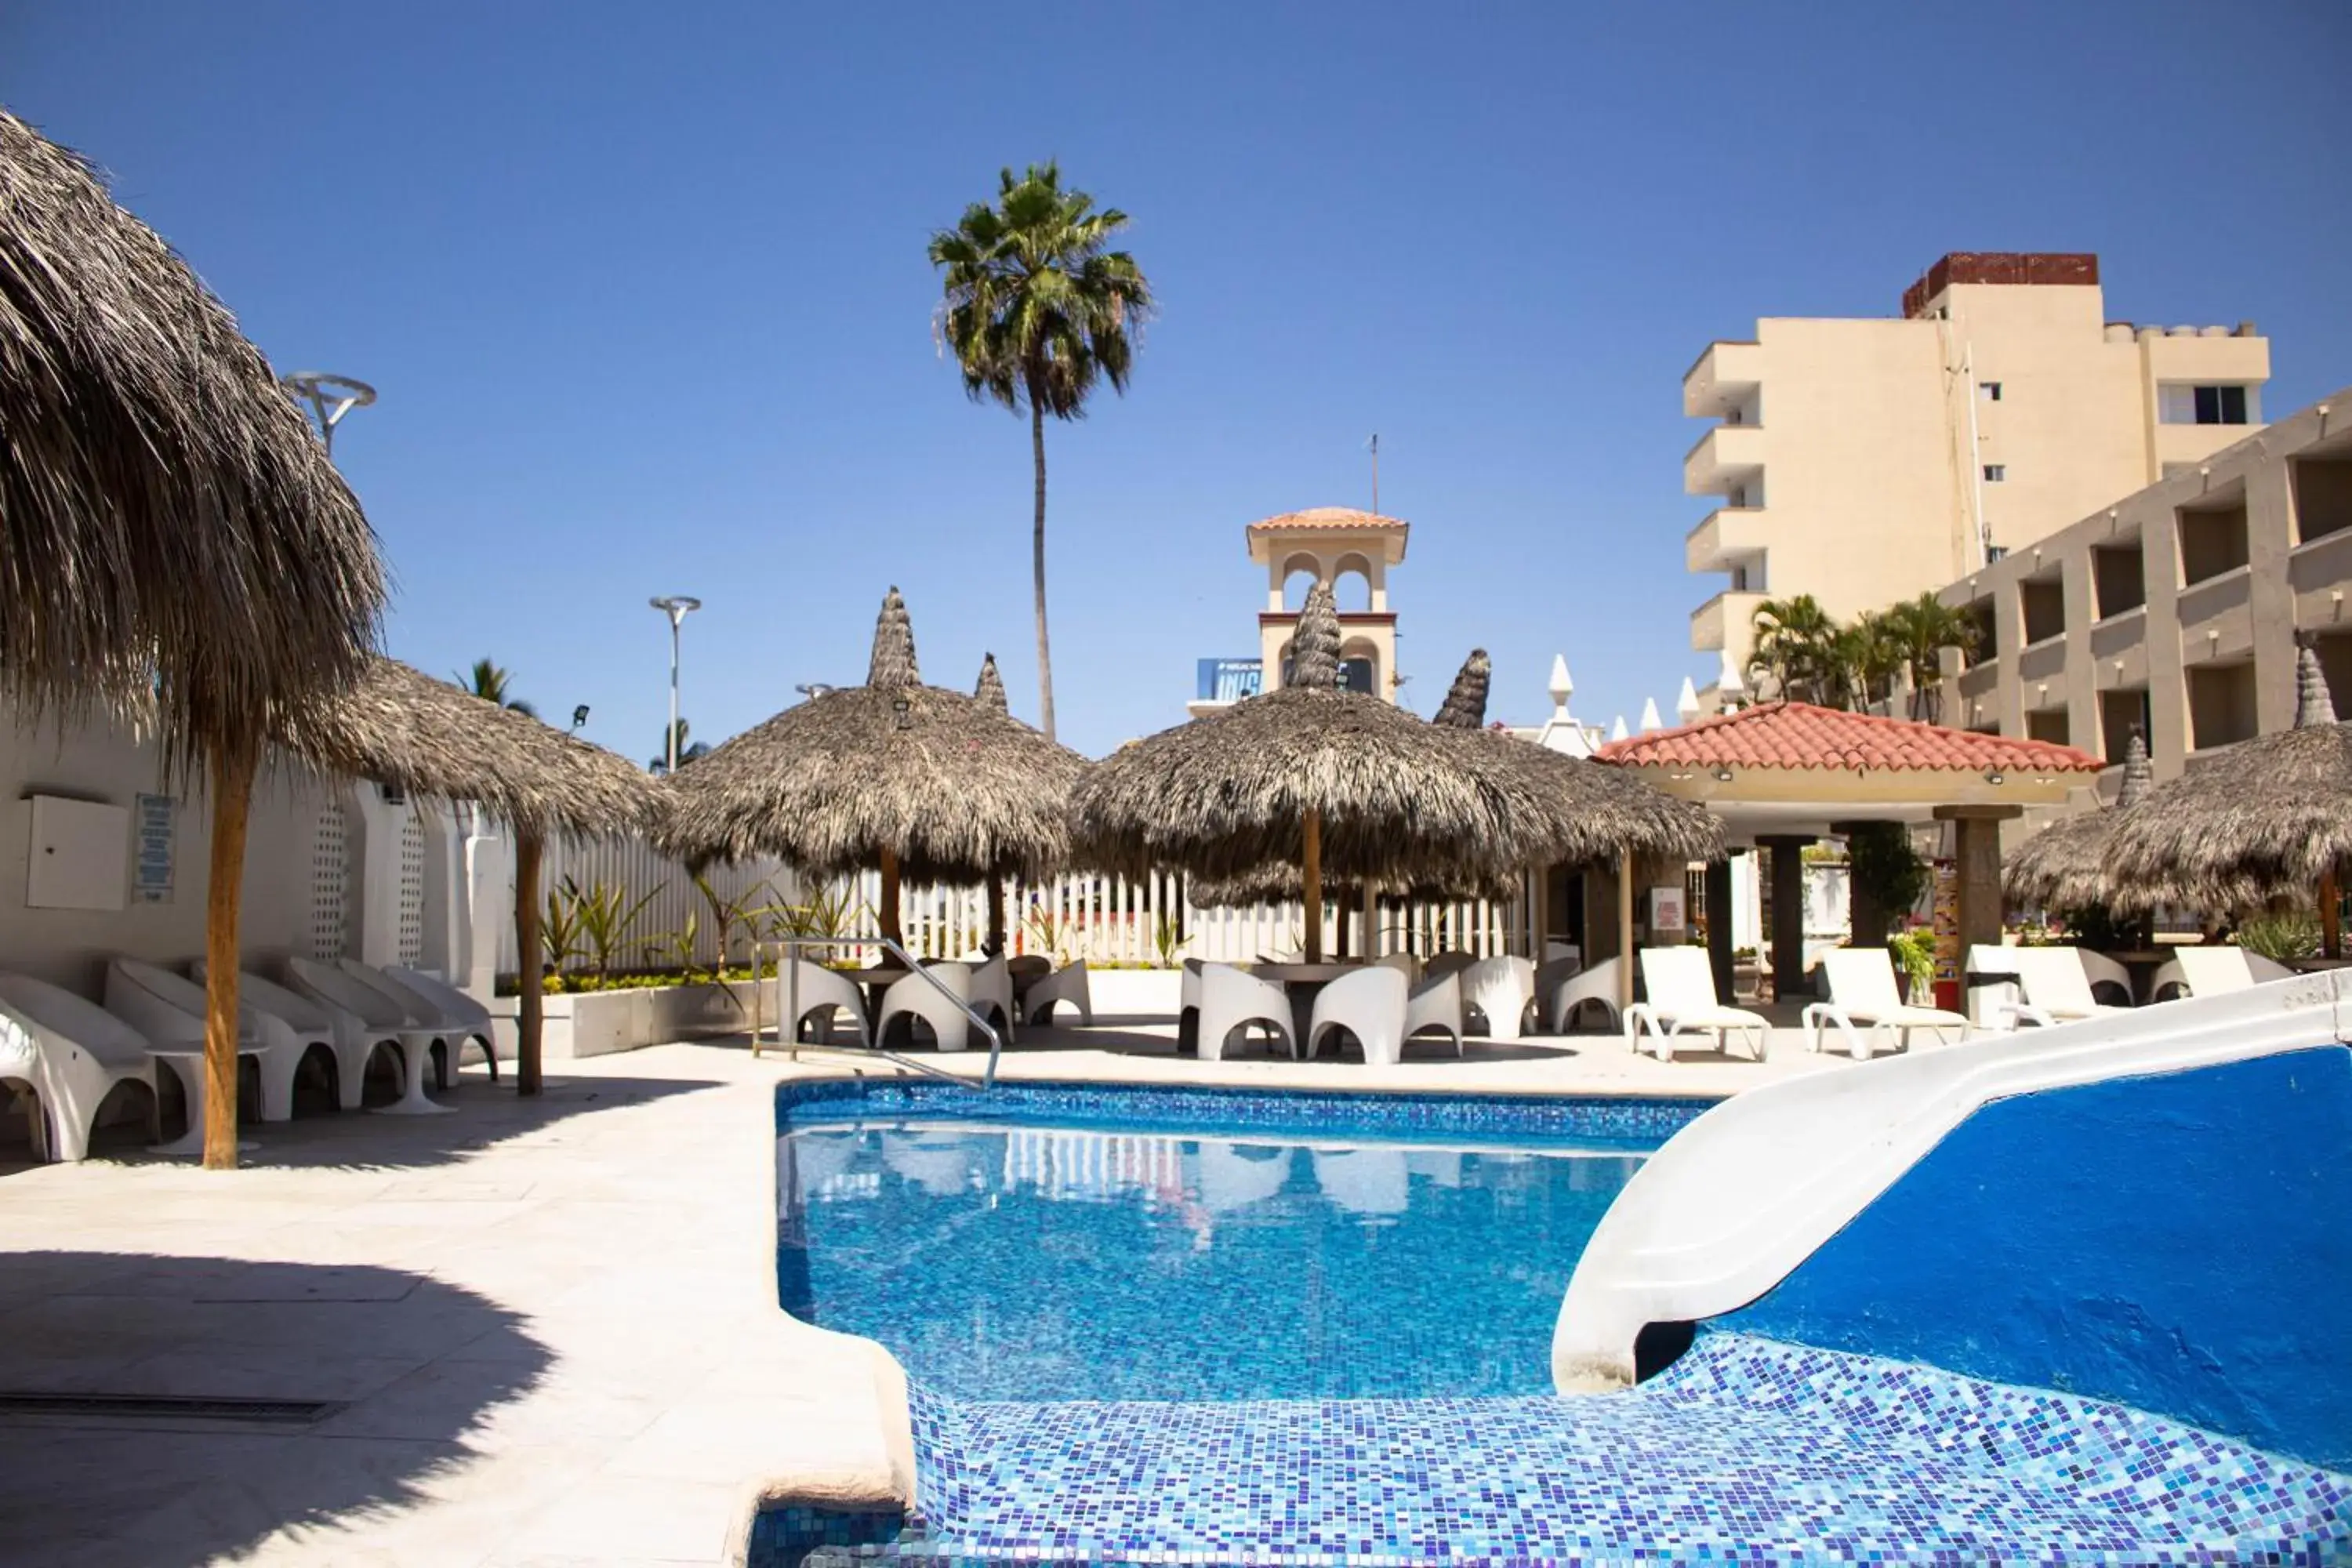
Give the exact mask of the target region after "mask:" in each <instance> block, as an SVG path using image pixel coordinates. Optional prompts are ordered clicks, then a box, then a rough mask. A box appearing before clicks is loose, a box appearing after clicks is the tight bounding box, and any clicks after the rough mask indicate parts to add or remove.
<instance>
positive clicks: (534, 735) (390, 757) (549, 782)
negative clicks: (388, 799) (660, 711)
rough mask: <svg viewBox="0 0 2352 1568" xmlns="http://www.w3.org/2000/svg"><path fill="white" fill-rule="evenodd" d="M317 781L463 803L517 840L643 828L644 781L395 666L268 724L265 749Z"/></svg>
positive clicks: (541, 728)
mask: <svg viewBox="0 0 2352 1568" xmlns="http://www.w3.org/2000/svg"><path fill="white" fill-rule="evenodd" d="M273 738H274V739H276V740H277V741H278V743H279V744H280V745H282V746H284V747H285V748H286V749H287V750H288V751H289V752H292V753H293V754H294V756H295V757H297V758H298V759H299V760H300V761H302V762H303V763H308V764H309V765H310V766H311V767H313V768H316V769H319V770H320V771H321V772H325V773H341V774H347V775H350V776H352V777H356V778H369V779H374V780H376V781H378V782H379V783H383V784H397V785H399V786H400V787H401V788H402V789H404V790H406V791H408V792H410V793H411V794H415V795H433V796H436V797H438V798H440V799H443V800H467V801H472V802H475V803H476V804H478V805H480V806H482V807H483V809H485V810H486V811H488V812H489V814H490V815H491V816H495V817H497V818H499V820H500V821H502V822H504V823H506V824H507V825H508V826H510V827H512V828H514V829H515V830H516V831H517V832H519V833H529V834H532V835H535V836H537V837H550V836H552V835H555V834H570V835H574V836H578V837H604V836H608V835H612V834H617V833H625V832H631V831H636V830H641V829H644V828H646V827H650V826H653V824H654V822H655V820H656V813H657V811H658V808H659V805H660V796H659V794H658V792H657V790H656V785H655V784H654V781H653V780H652V779H651V778H649V777H648V776H646V774H645V773H642V772H640V771H639V770H638V769H637V767H636V765H635V763H631V762H629V761H628V760H627V759H626V758H625V757H621V756H616V755H615V754H614V753H613V752H608V751H606V750H604V748H603V747H602V746H593V745H590V744H589V743H588V742H585V741H583V740H581V739H579V738H578V737H577V736H573V735H570V734H567V733H565V732H564V731H562V730H558V729H556V728H555V727H554V726H552V725H550V724H545V723H541V721H539V720H537V719H535V718H533V717H531V716H530V714H528V713H523V712H520V711H518V710H514V709H511V708H506V707H502V706H500V705H499V704H498V703H496V702H489V701H486V700H483V699H481V698H479V697H476V696H474V695H473V694H472V693H471V692H468V691H464V690H461V689H458V688H457V687H455V686H452V685H450V684H449V683H448V682H446V681H442V680H436V679H433V678H432V677H431V676H429V675H426V674H425V672H424V671H422V670H419V669H415V668H411V667H410V666H408V665H405V664H402V663H401V662H399V661H398V660H397V659H391V658H375V659H373V660H372V661H371V662H370V663H369V665H368V668H367V669H366V670H365V671H364V672H363V673H362V675H361V676H360V678H359V679H358V680H357V681H355V682H354V683H353V684H352V686H351V688H350V689H347V690H346V691H344V692H342V693H341V695H339V696H337V697H335V698H333V699H332V700H330V701H328V702H326V703H324V704H322V705H320V706H318V707H315V708H312V709H310V710H305V711H303V712H300V713H299V714H296V715H293V716H289V717H288V718H286V719H283V720H281V721H279V723H278V732H277V734H276V735H275V736H274V737H273Z"/></svg>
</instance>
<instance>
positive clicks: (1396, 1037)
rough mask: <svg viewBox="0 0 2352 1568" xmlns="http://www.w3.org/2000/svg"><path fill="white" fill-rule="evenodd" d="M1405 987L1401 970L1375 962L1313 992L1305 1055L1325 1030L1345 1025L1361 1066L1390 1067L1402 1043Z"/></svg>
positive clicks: (1308, 1015)
mask: <svg viewBox="0 0 2352 1568" xmlns="http://www.w3.org/2000/svg"><path fill="white" fill-rule="evenodd" d="M1260 984H1264V982H1260ZM1407 989H1408V988H1407V986H1406V985H1405V983H1404V976H1403V975H1402V974H1399V973H1397V972H1396V971H1395V970H1393V969H1390V968H1388V967H1386V966H1385V965H1382V964H1378V963H1368V964H1365V965H1364V966H1363V967H1362V968H1360V969H1356V970H1352V971H1350V972H1349V973H1346V974H1343V975H1341V976H1339V979H1337V980H1334V981H1333V982H1331V984H1328V985H1326V986H1325V987H1323V989H1322V990H1320V991H1318V992H1317V993H1316V994H1315V1004H1314V1006H1313V1007H1312V1009H1310V1010H1309V1012H1308V1014H1307V1055H1308V1056H1310V1057H1311V1056H1313V1055H1315V1053H1316V1050H1317V1048H1318V1047H1319V1046H1321V1044H1322V1043H1323V1032H1324V1031H1325V1030H1326V1029H1345V1030H1347V1031H1348V1033H1349V1034H1351V1035H1353V1036H1355V1037H1356V1041H1357V1043H1358V1044H1359V1045H1360V1046H1362V1047H1363V1048H1364V1065H1365V1066H1366V1067H1381V1068H1392V1067H1394V1066H1396V1064H1397V1057H1398V1055H1399V1053H1400V1052H1401V1051H1402V1048H1403V1046H1404V1022H1405V993H1406V990H1407Z"/></svg>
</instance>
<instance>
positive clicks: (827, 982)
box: [760, 958, 937, 1046]
mask: <svg viewBox="0 0 2352 1568" xmlns="http://www.w3.org/2000/svg"><path fill="white" fill-rule="evenodd" d="M788 962H790V963H791V964H792V968H790V969H788V970H785V971H784V972H783V973H780V974H778V975H777V976H776V977H775V978H774V979H773V980H763V981H761V982H760V984H762V985H771V986H773V987H774V988H775V993H774V994H775V1001H776V1005H775V1016H776V1037H777V1038H778V1039H780V1040H783V1041H785V1042H786V1043H788V1044H789V1043H790V1042H792V1041H793V1040H796V1039H798V1038H799V1037H800V1032H801V1025H802V1023H803V1022H804V1021H805V1020H807V1019H808V1018H811V1017H815V1018H816V1019H817V1020H818V1022H819V1023H820V1024H821V1025H822V1026H823V1027H824V1037H825V1039H826V1040H827V1041H830V1040H831V1039H832V1038H833V1016H834V1015H835V1013H846V1014H848V1015H849V1021H850V1022H851V1023H852V1024H855V1025H856V1026H857V1043H858V1044H859V1045H861V1046H870V1045H872V1044H873V1043H874V1037H873V1033H872V1031H870V1030H869V1029H867V1027H866V997H865V995H864V994H863V993H861V992H860V991H859V990H858V989H857V983H856V981H854V980H852V979H850V978H849V976H847V975H846V974H844V973H841V971H839V970H838V969H828V968H826V967H825V966H824V964H822V963H814V962H813V961H811V960H809V959H805V958H795V959H792V960H789V961H788ZM908 978H910V979H911V978H913V977H912V976H909V977H908ZM787 984H791V985H793V986H796V987H798V989H799V994H798V995H797V996H791V995H787V994H785V991H786V986H787ZM916 984H922V983H921V982H920V981H917V982H916ZM925 989H926V990H929V987H928V986H926V987H925ZM933 994H934V995H936V994H937V993H936V992H934V993H933ZM795 1003H797V1004H798V1005H799V1008H800V1016H799V1017H797V1018H787V1017H785V1016H784V1014H785V1012H786V1011H787V1010H789V1009H790V1008H792V1007H793V1005H794V1004H795Z"/></svg>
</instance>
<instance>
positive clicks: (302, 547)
mask: <svg viewBox="0 0 2352 1568" xmlns="http://www.w3.org/2000/svg"><path fill="white" fill-rule="evenodd" d="M0 517H5V519H6V520H7V522H6V526H5V528H0V594H5V602H6V605H7V613H6V614H5V616H0V691H5V693H6V694H7V695H8V696H10V697H13V698H16V699H17V700H20V701H23V702H25V703H26V705H27V706H28V707H30V708H33V709H36V710H38V709H43V708H57V709H61V710H65V711H68V712H79V711H81V710H84V709H85V707H86V706H87V705H88V704H89V703H90V702H92V701H94V700H95V701H101V702H103V701H107V700H131V701H135V702H137V703H138V704H139V705H140V707H141V708H142V710H145V711H149V712H152V715H153V717H154V719H155V721H157V722H158V723H159V725H160V727H161V729H162V731H163V736H164V738H165V740H166V742H167V744H169V745H170V746H171V747H172V749H173V752H175V753H177V754H178V755H180V756H183V757H189V756H194V755H198V754H202V753H204V752H208V751H210V750H212V749H213V748H214V747H215V745H216V744H217V743H218V742H221V741H223V740H224V739H234V740H236V742H239V743H240V746H241V747H244V748H250V747H251V746H253V745H254V744H255V743H257V741H258V729H257V726H258V723H259V719H260V716H261V715H262V714H263V713H264V712H266V711H268V710H271V709H278V708H286V707H289V706H298V705H300V704H302V703H306V702H310V701H312V700H316V699H318V698H319V697H320V695H321V694H322V693H329V692H332V691H334V690H335V689H338V688H339V687H341V685H342V684H343V683H345V682H346V681H348V680H349V679H352V676H354V675H355V674H357V673H358V671H359V670H360V669H361V668H362V661H363V660H364V659H365V658H366V657H367V656H368V654H369V651H370V648H371V647H372V646H373V641H374V637H375V630H376V616H377V615H378V612H379V610H380V608H381V606H382V604H383V594H384V580H383V568H382V566H381V564H380V563H378V561H377V558H376V552H375V540H374V536H373V533H371V532H370V531H369V529H368V525H367V520H366V519H365V518H364V517H362V515H361V512H360V508H359V503H358V501H357V500H354V499H353V498H352V493H351V491H350V489H348V488H346V487H345V485H344V484H343V482H342V480H341V478H340V477H338V476H337V474H336V472H335V469H334V468H333V466H332V465H331V463H330V462H329V461H328V460H327V457H326V454H325V452H324V451H323V450H322V449H321V448H320V445H319V441H318V438H317V437H315V436H313V435H312V434H311V432H310V426H308V424H306V423H305V421H304V419H303V416H302V415H301V413H300V412H299V410H297V409H296V407H295V405H294V403H293V401H292V400H291V399H290V398H289V397H288V396H287V395H286V393H285V391H284V390H283V389H282V388H281V387H280V386H279V385H278V381H277V378H276V376H275V375H273V374H271V371H270V368H269V365H268V362H267V361H266V360H264V359H263V358H262V355H261V353H260V351H259V350H257V349H256V348H255V347H254V346H253V345H252V344H251V343H249V342H247V341H246V340H245V338H244V337H243V336H242V335H241V334H240V333H239V332H238V331H237V328H236V321H235V319H234V318H232V317H231V316H230V315H229V313H228V311H227V310H226V308H224V307H223V306H222V304H221V303H220V301H219V300H215V299H214V298H213V296H212V295H211V294H210V293H209V292H208V291H207V290H206V289H205V286H204V285H203V284H202V283H201V282H199V281H198V280H197V279H196V277H195V275H194V273H193V272H191V271H190V270H189V269H188V268H187V265H186V264H185V263H184V262H183V261H182V260H181V259H180V258H178V257H177V256H175V255H174V254H173V251H172V248H171V247H169V246H167V245H165V244H164V243H163V240H162V239H161V238H160V237H157V236H156V234H155V233H154V231H153V230H152V229H150V228H148V227H147V226H146V225H144V224H142V223H141V222H140V221H139V220H138V219H137V218H135V217H133V216H131V215H130V214H129V213H127V212H125V211H123V210H122V209H121V207H119V206H117V205H115V204H114V202H113V200H112V199H111V198H110V196H109V195H107V192H106V188H105V186H104V185H103V184H101V183H100V180H99V178H98V176H97V175H96V174H94V173H93V172H92V171H91V170H90V168H89V165H88V164H86V163H83V162H82V161H81V159H79V157H77V156H76V155H75V154H73V153H69V152H68V151H67V150H65V149H64V148H62V147H59V146H58V145H57V144H56V143H54V142H49V141H47V139H45V138H44V137H42V136H41V135H39V134H38V133H37V132H35V131H33V130H32V129H31V128H30V127H29V126H27V125H26V123H25V122H24V121H21V120H18V119H17V118H16V117H15V116H14V115H12V114H9V113H7V112H6V111H5V110H0Z"/></svg>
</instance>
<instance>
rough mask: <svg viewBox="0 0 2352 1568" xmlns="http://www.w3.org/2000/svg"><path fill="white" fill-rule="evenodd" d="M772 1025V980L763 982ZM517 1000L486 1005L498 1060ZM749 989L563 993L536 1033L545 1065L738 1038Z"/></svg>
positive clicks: (508, 1039) (746, 985)
mask: <svg viewBox="0 0 2352 1568" xmlns="http://www.w3.org/2000/svg"><path fill="white" fill-rule="evenodd" d="M768 992H769V995H770V999H771V1001H770V1010H769V1016H770V1019H771V1021H772V1020H773V1017H774V1007H773V1002H772V997H773V995H774V992H775V982H773V981H770V982H768ZM519 1005H520V998H519V997H514V996H501V997H499V998H498V999H497V1000H496V1001H494V1002H492V1003H491V1004H490V1014H491V1016H492V1018H493V1020H494V1021H495V1023H496V1025H497V1028H498V1036H499V1054H500V1055H501V1056H504V1055H506V1054H507V1053H508V1052H509V1051H510V1050H512V1049H514V1048H515V1046H516V1034H515V1013H516V1009H517V1007H518V1006H519ZM749 1028H751V983H750V982H749V981H745V982H742V983H740V984H732V985H647V986H641V987H637V988H635V989H633V990H628V991H582V992H567V993H565V994H562V995H561V996H550V997H548V998H547V1005H546V1011H545V1015H544V1024H543V1026H542V1028H541V1047H542V1054H543V1055H544V1056H545V1058H546V1059H547V1060H549V1061H562V1060H570V1059H574V1058H581V1057H602V1056H609V1055H611V1054H612V1053H614V1051H634V1050H636V1049H638V1048H639V1047H644V1046H661V1045H668V1044H669V1043H671V1042H672V1041H676V1040H696V1039H707V1038H709V1037H711V1036H713V1035H732V1034H740V1033H741V1032H743V1031H745V1030H748V1029H749Z"/></svg>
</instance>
